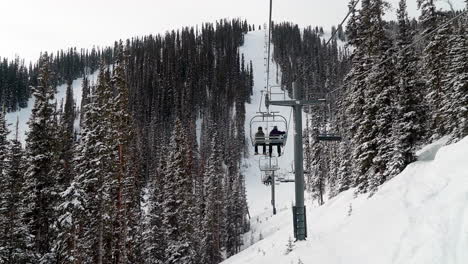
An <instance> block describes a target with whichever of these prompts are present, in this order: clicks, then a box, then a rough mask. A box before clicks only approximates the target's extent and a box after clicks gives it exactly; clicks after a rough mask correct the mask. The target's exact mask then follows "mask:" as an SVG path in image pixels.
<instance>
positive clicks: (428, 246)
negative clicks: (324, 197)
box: [223, 137, 468, 264]
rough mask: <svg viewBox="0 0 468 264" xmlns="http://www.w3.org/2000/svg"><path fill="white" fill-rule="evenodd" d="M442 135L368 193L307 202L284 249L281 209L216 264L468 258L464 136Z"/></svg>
mask: <svg viewBox="0 0 468 264" xmlns="http://www.w3.org/2000/svg"><path fill="white" fill-rule="evenodd" d="M442 142H443V140H442V141H439V142H436V143H434V144H431V145H429V146H427V147H425V148H424V149H423V150H422V151H421V152H420V157H421V155H426V154H427V155H428V156H430V155H429V154H431V155H433V158H432V160H431V159H423V160H422V161H417V162H415V163H413V164H410V165H409V166H408V167H407V168H406V169H405V170H404V171H403V172H402V173H401V174H400V175H398V176H397V177H395V178H393V179H392V180H390V181H389V182H387V183H385V184H384V185H383V186H382V187H381V188H380V190H379V191H378V192H377V193H375V194H374V196H372V197H370V198H368V197H367V195H362V196H359V197H354V191H353V190H350V191H347V192H344V193H342V194H340V195H339V196H337V197H335V198H334V199H332V200H330V201H328V202H327V203H326V204H325V205H324V206H321V207H316V208H313V206H311V204H312V202H311V201H308V204H307V206H308V215H307V218H308V228H309V237H308V239H307V241H303V242H297V243H295V249H294V250H293V251H292V252H291V253H289V254H287V255H286V254H285V251H286V244H287V241H288V238H289V237H290V236H292V213H291V209H290V208H288V209H286V210H283V211H281V212H280V213H279V215H278V216H275V217H273V218H268V219H262V220H263V221H262V223H261V224H259V226H261V228H262V230H261V231H258V232H263V237H264V239H263V240H261V241H260V242H258V243H256V244H254V245H253V246H251V247H249V248H248V249H246V250H245V251H243V252H241V253H240V254H238V255H235V256H233V257H232V258H230V259H228V260H226V261H225V262H223V263H226V264H234V263H239V264H240V263H242V264H246V263H256V264H261V263H298V260H299V259H300V260H301V261H302V262H303V263H320V264H338V263H360V264H366V263H369V264H376V263H379V264H386V263H395V264H408V263H412V264H431V263H433V264H435V263H437V264H459V263H468V250H467V248H468V137H467V138H465V139H463V140H462V141H460V142H458V143H456V144H453V145H449V146H445V147H441V144H442ZM435 149H437V150H438V151H434V150H435ZM269 230H270V231H271V230H273V231H272V232H270V231H269Z"/></svg>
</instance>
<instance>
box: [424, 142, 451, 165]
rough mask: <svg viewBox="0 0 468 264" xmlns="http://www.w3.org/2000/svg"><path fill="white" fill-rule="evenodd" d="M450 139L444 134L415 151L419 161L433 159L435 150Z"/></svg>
mask: <svg viewBox="0 0 468 264" xmlns="http://www.w3.org/2000/svg"><path fill="white" fill-rule="evenodd" d="M449 140H450V137H449V136H445V137H443V138H441V139H439V140H437V141H436V142H434V143H432V144H429V145H427V146H425V147H423V148H422V149H421V150H419V151H417V152H416V156H417V157H418V160H419V161H429V160H434V159H435V156H436V154H437V152H438V151H439V149H440V148H442V147H443V146H445V145H447V142H448V141H449Z"/></svg>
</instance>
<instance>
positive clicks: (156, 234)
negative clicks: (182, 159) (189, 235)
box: [144, 147, 169, 264]
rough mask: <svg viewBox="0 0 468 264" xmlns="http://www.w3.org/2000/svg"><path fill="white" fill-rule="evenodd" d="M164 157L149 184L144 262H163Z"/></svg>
mask: <svg viewBox="0 0 468 264" xmlns="http://www.w3.org/2000/svg"><path fill="white" fill-rule="evenodd" d="M161 152H162V153H167V148H166V147H163V149H162V151H161ZM166 158H167V157H164V156H161V158H160V162H159V166H160V167H159V168H158V170H157V172H156V174H155V175H154V176H153V177H152V179H151V182H150V184H149V187H148V189H149V202H148V208H149V210H148V220H147V221H148V226H147V230H146V232H145V233H144V241H145V245H146V247H145V250H144V259H145V263H146V264H163V263H164V261H165V249H166V246H167V245H166V240H165V231H164V229H163V228H164V226H163V211H164V210H163V209H164V208H163V203H164V200H165V197H164V189H163V187H164V186H165V181H166V180H169V179H167V178H166V177H163V176H164V175H165V172H166V171H167V164H166Z"/></svg>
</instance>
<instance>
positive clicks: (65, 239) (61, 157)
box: [53, 82, 85, 263]
mask: <svg viewBox="0 0 468 264" xmlns="http://www.w3.org/2000/svg"><path fill="white" fill-rule="evenodd" d="M74 105H75V101H74V99H73V90H72V87H71V83H70V82H69V84H68V86H67V91H66V99H65V107H64V109H63V111H62V112H61V113H60V118H59V121H58V138H57V140H56V142H57V144H56V148H57V150H56V152H57V155H56V156H55V158H54V169H53V171H54V173H55V174H56V175H57V185H58V186H57V189H58V192H59V197H58V201H57V205H56V206H55V211H56V214H57V219H56V223H55V224H54V226H55V228H56V231H57V237H56V239H55V241H54V245H53V251H54V253H55V258H56V261H57V262H59V263H79V262H80V261H81V260H82V256H81V255H80V254H82V253H83V252H82V250H81V248H80V244H79V233H80V228H81V227H82V225H83V223H82V222H80V220H82V217H83V214H84V207H83V205H84V201H83V199H84V197H85V195H84V190H83V185H82V183H83V179H82V177H83V175H82V174H80V175H78V176H76V177H75V175H76V173H75V168H74V166H73V165H74V158H75V153H74V150H75V145H74V144H75V142H74V122H75V106H74Z"/></svg>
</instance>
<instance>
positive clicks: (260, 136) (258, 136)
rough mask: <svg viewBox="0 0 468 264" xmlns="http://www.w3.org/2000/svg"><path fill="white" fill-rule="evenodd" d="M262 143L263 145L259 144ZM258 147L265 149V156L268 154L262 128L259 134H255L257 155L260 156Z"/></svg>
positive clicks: (259, 129)
mask: <svg viewBox="0 0 468 264" xmlns="http://www.w3.org/2000/svg"><path fill="white" fill-rule="evenodd" d="M257 142H262V143H257ZM258 145H260V146H262V147H263V155H265V154H266V145H265V133H263V130H262V127H258V131H257V133H255V155H258Z"/></svg>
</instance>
